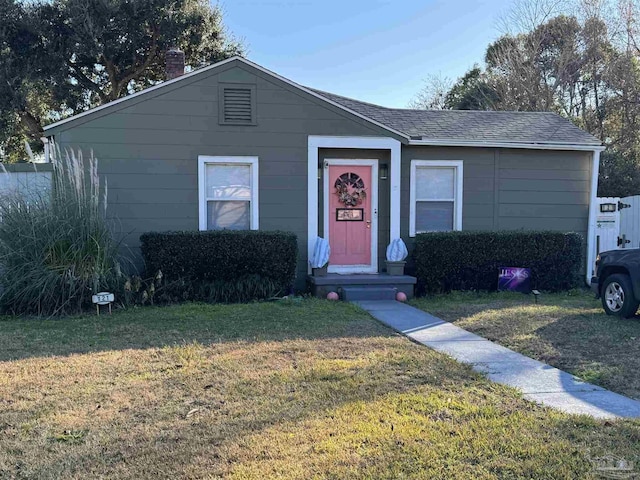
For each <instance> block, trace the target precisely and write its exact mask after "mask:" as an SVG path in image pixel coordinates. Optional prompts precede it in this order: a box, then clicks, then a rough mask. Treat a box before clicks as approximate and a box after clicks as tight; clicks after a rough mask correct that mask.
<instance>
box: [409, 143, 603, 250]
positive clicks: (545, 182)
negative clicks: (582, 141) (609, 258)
mask: <svg viewBox="0 0 640 480" xmlns="http://www.w3.org/2000/svg"><path fill="white" fill-rule="evenodd" d="M411 160H462V161H463V162H464V163H463V165H464V178H463V205H462V229H463V230H559V231H566V232H569V231H573V232H578V233H581V234H583V235H586V233H587V226H588V216H589V198H590V192H589V188H590V176H591V153H590V152H569V151H566V152H565V151H545V150H516V149H493V148H445V147H403V150H402V193H401V195H402V198H401V203H402V216H401V225H400V228H401V232H402V237H403V238H404V239H405V241H407V244H408V245H411V246H412V244H413V238H409V209H408V205H409V188H410V183H409V177H410V165H411Z"/></svg>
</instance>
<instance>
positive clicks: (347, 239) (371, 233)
mask: <svg viewBox="0 0 640 480" xmlns="http://www.w3.org/2000/svg"><path fill="white" fill-rule="evenodd" d="M377 189H378V186H377V162H376V161H374V160H327V161H326V168H325V189H324V194H325V199H326V200H325V222H324V223H325V232H328V235H326V236H327V238H328V239H329V246H330V247H331V256H330V257H329V271H330V272H337V273H375V272H377V261H376V255H375V252H374V250H375V245H376V232H377V218H376V217H377Z"/></svg>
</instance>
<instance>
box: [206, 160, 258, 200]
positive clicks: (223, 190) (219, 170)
mask: <svg viewBox="0 0 640 480" xmlns="http://www.w3.org/2000/svg"><path fill="white" fill-rule="evenodd" d="M206 168H207V180H206V182H207V186H206V188H207V190H206V192H207V193H206V194H207V198H238V199H247V200H249V199H251V167H250V166H249V165H215V164H208V165H207V167H206Z"/></svg>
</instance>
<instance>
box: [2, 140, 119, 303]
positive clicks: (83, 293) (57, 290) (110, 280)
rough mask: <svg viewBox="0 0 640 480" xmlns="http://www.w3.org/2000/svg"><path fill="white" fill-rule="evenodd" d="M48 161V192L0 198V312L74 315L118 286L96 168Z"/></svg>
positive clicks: (90, 163)
mask: <svg viewBox="0 0 640 480" xmlns="http://www.w3.org/2000/svg"><path fill="white" fill-rule="evenodd" d="M56 157H60V158H59V159H56V158H54V161H53V173H52V181H51V188H41V189H39V190H36V191H32V190H29V189H26V190H25V191H22V192H21V191H14V192H11V193H9V194H7V195H3V196H2V198H0V218H1V220H0V272H1V275H0V291H1V293H0V310H2V312H8V313H13V314H17V315H27V314H33V315H62V314H71V313H78V312H80V311H82V310H83V309H84V308H86V307H88V306H90V305H91V295H92V294H93V293H97V292H99V291H101V290H110V291H118V290H119V288H120V287H121V285H122V284H123V283H124V280H125V279H124V275H123V274H122V273H121V268H120V263H119V261H118V258H119V255H118V245H117V243H116V242H115V241H114V240H113V237H112V233H111V229H110V228H109V227H110V226H109V224H108V222H107V219H106V207H107V193H106V185H100V181H99V179H98V163H97V160H95V159H94V158H89V159H88V160H87V161H83V158H82V154H81V152H78V153H77V154H75V153H74V152H73V151H67V152H66V153H65V155H64V156H60V155H59V154H58V155H56ZM1 175H12V174H11V173H2V174H1Z"/></svg>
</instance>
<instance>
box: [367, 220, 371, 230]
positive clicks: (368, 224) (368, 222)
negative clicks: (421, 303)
mask: <svg viewBox="0 0 640 480" xmlns="http://www.w3.org/2000/svg"><path fill="white" fill-rule="evenodd" d="M367 228H371V220H367Z"/></svg>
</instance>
